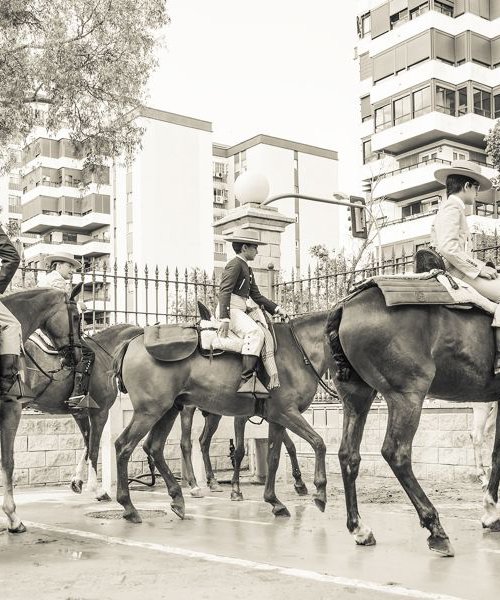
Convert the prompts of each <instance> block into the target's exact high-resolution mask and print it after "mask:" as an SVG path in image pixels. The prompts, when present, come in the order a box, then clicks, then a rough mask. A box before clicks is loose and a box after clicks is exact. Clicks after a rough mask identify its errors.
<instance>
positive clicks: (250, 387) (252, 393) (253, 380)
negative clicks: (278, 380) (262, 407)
mask: <svg viewBox="0 0 500 600" xmlns="http://www.w3.org/2000/svg"><path fill="white" fill-rule="evenodd" d="M236 393H237V394H243V395H246V396H247V397H249V398H252V399H258V398H269V396H270V394H269V390H268V389H267V388H266V387H265V386H264V384H263V383H262V382H261V381H260V379H259V378H258V377H257V373H255V372H254V373H252V376H251V377H250V379H247V380H246V381H243V382H242V383H241V385H240V387H239V388H238V391H237V392H236Z"/></svg>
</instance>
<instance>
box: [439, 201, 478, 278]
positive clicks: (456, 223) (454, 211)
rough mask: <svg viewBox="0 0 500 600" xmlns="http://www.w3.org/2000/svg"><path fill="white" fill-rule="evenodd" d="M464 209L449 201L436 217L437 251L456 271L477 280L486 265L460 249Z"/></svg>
mask: <svg viewBox="0 0 500 600" xmlns="http://www.w3.org/2000/svg"><path fill="white" fill-rule="evenodd" d="M462 210H463V209H462V208H461V207H460V205H459V204H458V203H456V202H453V201H449V202H445V203H443V206H441V208H440V209H439V211H438V214H437V215H436V220H435V221H434V231H435V234H436V249H437V251H438V252H439V253H440V254H441V255H442V256H443V257H444V258H446V260H447V261H448V262H449V263H450V264H451V265H453V266H454V267H455V268H456V269H458V270H459V271H461V272H462V273H464V275H466V276H467V277H470V278H471V279H475V278H476V277H477V276H478V275H479V273H480V272H481V269H482V268H483V267H484V265H485V263H484V262H483V261H481V260H478V259H477V258H475V257H472V256H470V255H469V254H468V253H467V252H465V251H464V250H463V249H462V248H461V247H460V241H459V236H460V218H461V215H462Z"/></svg>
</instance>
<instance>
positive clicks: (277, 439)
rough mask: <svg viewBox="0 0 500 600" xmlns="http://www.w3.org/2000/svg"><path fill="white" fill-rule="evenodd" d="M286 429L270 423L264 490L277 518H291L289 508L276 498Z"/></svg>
mask: <svg viewBox="0 0 500 600" xmlns="http://www.w3.org/2000/svg"><path fill="white" fill-rule="evenodd" d="M284 435H285V428H284V427H283V425H278V424H277V423H272V422H270V423H269V434H268V437H269V442H268V451H267V477H266V487H265V488H264V500H265V501H266V502H269V504H271V505H272V507H273V515H274V516H275V517H289V516H290V512H289V511H288V508H287V507H286V506H285V505H284V504H283V503H282V502H281V501H280V500H279V498H278V497H277V496H276V489H275V485H276V473H277V471H278V466H279V463H280V453H281V444H282V442H283V436H284Z"/></svg>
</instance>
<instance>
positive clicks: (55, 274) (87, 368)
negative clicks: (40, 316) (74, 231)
mask: <svg viewBox="0 0 500 600" xmlns="http://www.w3.org/2000/svg"><path fill="white" fill-rule="evenodd" d="M45 266H46V268H47V269H48V272H47V274H46V275H45V277H41V278H40V280H39V282H38V286H39V287H52V288H56V289H58V290H62V291H63V292H66V293H68V294H69V293H70V292H71V289H72V287H73V286H72V283H71V280H72V277H73V273H74V272H75V271H77V270H78V271H81V269H82V263H81V262H80V261H78V260H76V259H75V257H74V256H73V254H70V253H69V252H59V253H58V254H51V255H49V256H47V257H45ZM78 308H79V309H80V311H81V312H84V311H85V310H86V306H85V304H84V303H83V302H81V301H80V302H79V303H78ZM94 362H95V353H94V351H93V350H92V349H91V348H90V347H89V346H88V344H86V343H85V339H84V338H82V360H81V361H80V363H79V364H78V365H77V366H76V367H75V384H74V387H73V391H72V392H71V395H70V397H69V398H68V402H67V403H68V406H69V407H70V408H96V407H97V408H98V405H97V404H96V403H95V401H94V400H93V399H92V398H90V396H89V386H90V376H91V375H92V368H93V366H94Z"/></svg>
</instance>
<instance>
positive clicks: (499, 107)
mask: <svg viewBox="0 0 500 600" xmlns="http://www.w3.org/2000/svg"><path fill="white" fill-rule="evenodd" d="M493 100H494V108H495V115H494V117H495V119H499V118H500V94H497V95H496V96H495V97H494V99H493Z"/></svg>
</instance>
